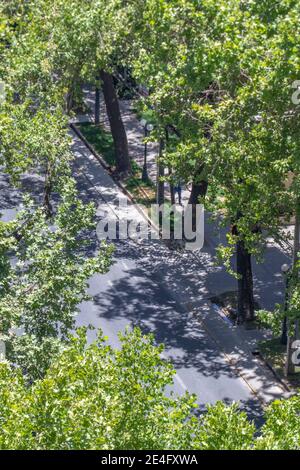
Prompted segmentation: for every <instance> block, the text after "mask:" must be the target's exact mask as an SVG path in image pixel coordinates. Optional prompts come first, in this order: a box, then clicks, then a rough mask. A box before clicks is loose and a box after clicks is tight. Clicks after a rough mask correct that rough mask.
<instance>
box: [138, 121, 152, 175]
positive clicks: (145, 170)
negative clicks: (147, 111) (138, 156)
mask: <svg viewBox="0 0 300 470" xmlns="http://www.w3.org/2000/svg"><path fill="white" fill-rule="evenodd" d="M141 125H142V126H143V128H144V132H145V145H144V165H143V172H142V181H143V182H144V183H147V181H148V180H149V175H148V167H147V140H146V139H147V137H148V135H149V133H150V132H151V131H153V125H152V124H150V123H148V122H147V121H146V119H142V120H141Z"/></svg>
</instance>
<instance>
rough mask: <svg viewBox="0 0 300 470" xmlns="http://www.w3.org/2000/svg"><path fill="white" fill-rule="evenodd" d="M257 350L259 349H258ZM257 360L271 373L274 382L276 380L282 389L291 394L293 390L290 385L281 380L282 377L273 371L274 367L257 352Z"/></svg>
mask: <svg viewBox="0 0 300 470" xmlns="http://www.w3.org/2000/svg"><path fill="white" fill-rule="evenodd" d="M258 350H259V349H258ZM259 358H260V360H261V361H262V362H263V363H264V364H265V365H266V366H267V368H268V369H269V370H270V371H271V372H272V374H273V375H274V377H275V378H276V380H278V382H279V383H280V384H281V385H282V386H283V388H284V389H285V390H286V391H287V392H290V393H293V392H294V391H295V390H293V389H292V388H291V387H290V385H289V384H288V382H287V381H286V380H285V379H283V378H282V377H280V375H279V374H278V372H277V371H276V370H275V369H274V367H273V366H272V364H271V363H270V362H269V361H268V360H267V359H265V357H264V356H263V355H262V353H261V352H260V351H259Z"/></svg>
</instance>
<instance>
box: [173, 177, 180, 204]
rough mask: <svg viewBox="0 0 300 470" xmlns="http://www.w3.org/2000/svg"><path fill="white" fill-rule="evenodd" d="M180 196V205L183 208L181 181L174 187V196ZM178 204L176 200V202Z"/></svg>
mask: <svg viewBox="0 0 300 470" xmlns="http://www.w3.org/2000/svg"><path fill="white" fill-rule="evenodd" d="M176 194H178V203H179V205H180V206H182V186H181V181H177V182H176V183H175V185H174V196H176ZM175 202H176V200H175Z"/></svg>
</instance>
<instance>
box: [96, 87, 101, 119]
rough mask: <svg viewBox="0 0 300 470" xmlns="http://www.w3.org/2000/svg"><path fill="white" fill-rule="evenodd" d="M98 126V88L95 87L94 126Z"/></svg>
mask: <svg viewBox="0 0 300 470" xmlns="http://www.w3.org/2000/svg"><path fill="white" fill-rule="evenodd" d="M99 124H100V88H99V87H98V86H96V90H95V125H96V126H99Z"/></svg>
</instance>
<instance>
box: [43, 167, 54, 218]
mask: <svg viewBox="0 0 300 470" xmlns="http://www.w3.org/2000/svg"><path fill="white" fill-rule="evenodd" d="M51 194H52V177H51V164H50V163H49V162H48V163H47V168H46V175H45V182H44V197H43V206H44V210H45V213H46V217H47V218H48V219H50V218H51V217H52V215H53V207H52V204H51Z"/></svg>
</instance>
